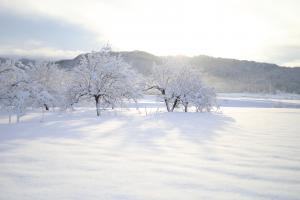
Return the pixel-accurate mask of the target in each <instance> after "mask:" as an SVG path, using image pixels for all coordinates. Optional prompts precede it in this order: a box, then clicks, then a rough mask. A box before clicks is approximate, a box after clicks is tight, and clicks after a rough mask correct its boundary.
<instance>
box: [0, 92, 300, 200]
mask: <svg viewBox="0 0 300 200" xmlns="http://www.w3.org/2000/svg"><path fill="white" fill-rule="evenodd" d="M245 98H246V97H243V98H240V97H237V96H235V97H233V96H226V95H223V96H222V97H221V98H220V99H221V100H220V102H221V104H222V105H223V107H221V111H220V112H217V113H182V112H176V113H165V112H162V108H160V109H158V107H161V106H163V104H162V103H157V102H155V99H151V98H150V99H146V100H144V101H142V102H140V103H139V105H140V110H139V111H137V110H135V109H134V108H130V109H128V110H126V109H123V110H120V111H118V112H114V111H106V112H104V113H103V116H102V117H100V118H97V117H96V113H95V109H94V108H93V107H91V108H86V107H82V108H78V109H77V110H76V111H74V112H68V113H57V112H51V113H47V114H46V115H45V117H44V122H42V123H41V122H40V121H41V114H40V113H38V112H31V113H30V114H28V115H26V116H25V117H23V118H22V119H21V123H19V124H11V125H9V124H7V117H6V116H4V115H2V116H1V117H0V199H1V200H2V199H3V200H10V199H30V200H32V199H49V200H50V199H51V200H53V199H80V200H82V199H97V200H98V199H108V200H110V199H120V200H125V199H132V200H136V199H151V200H154V199H155V200H160V199H167V200H176V199H178V200H183V199H195V200H199V199H284V200H289V199H291V200H292V199H300V156H299V155H300V131H299V130H300V109H297V107H298V108H299V107H300V106H299V105H300V104H297V99H296V100H295V101H296V102H285V101H282V100H281V101H280V102H281V103H280V106H276V105H278V104H277V102H279V100H278V101H277V100H274V99H263V100H262V99H261V98H254V97H251V98H250V97H247V98H246V99H245ZM293 100H294V99H293ZM245 102H246V103H245ZM291 103H292V104H293V106H290V104H291ZM274 105H275V106H274ZM145 107H146V108H145ZM277 107H280V108H277ZM146 112H147V115H146Z"/></svg>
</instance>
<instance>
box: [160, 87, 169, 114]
mask: <svg viewBox="0 0 300 200" xmlns="http://www.w3.org/2000/svg"><path fill="white" fill-rule="evenodd" d="M161 94H162V95H163V96H164V101H165V104H166V107H167V111H168V112H170V106H169V101H168V99H167V98H166V97H165V95H166V91H165V90H164V89H162V90H161Z"/></svg>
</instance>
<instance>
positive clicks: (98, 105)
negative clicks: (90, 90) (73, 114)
mask: <svg viewBox="0 0 300 200" xmlns="http://www.w3.org/2000/svg"><path fill="white" fill-rule="evenodd" d="M99 97H100V96H95V101H96V111H97V116H98V117H99V116H100V115H101V111H100V102H99V99H100V98H99Z"/></svg>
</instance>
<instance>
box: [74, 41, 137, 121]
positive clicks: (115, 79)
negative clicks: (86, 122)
mask: <svg viewBox="0 0 300 200" xmlns="http://www.w3.org/2000/svg"><path fill="white" fill-rule="evenodd" d="M73 73H74V84H73V87H72V91H70V92H73V99H76V98H81V97H89V98H93V99H94V101H95V104H96V111H97V116H100V111H101V107H102V108H103V107H106V106H110V107H115V105H116V104H119V103H121V102H122V101H123V100H124V99H129V100H136V99H137V97H138V96H139V95H140V93H139V87H138V77H139V76H138V74H137V73H136V72H135V71H133V70H132V69H131V68H130V66H129V65H128V64H127V63H126V62H124V61H123V59H122V58H121V57H120V56H118V55H115V54H113V53H112V52H111V48H110V47H104V48H103V49H101V51H100V52H93V53H89V54H86V56H84V57H83V58H82V59H81V62H80V64H79V65H78V66H76V67H75V69H74V71H73Z"/></svg>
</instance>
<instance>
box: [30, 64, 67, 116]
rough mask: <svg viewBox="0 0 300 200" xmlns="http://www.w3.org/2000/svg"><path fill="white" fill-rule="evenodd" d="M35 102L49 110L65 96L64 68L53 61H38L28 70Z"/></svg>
mask: <svg viewBox="0 0 300 200" xmlns="http://www.w3.org/2000/svg"><path fill="white" fill-rule="evenodd" d="M27 74H28V76H29V79H30V88H31V94H32V99H33V102H32V103H33V104H35V106H38V107H44V108H45V109H46V110H49V107H50V106H58V104H59V103H60V102H61V101H62V97H63V94H62V93H63V92H64V91H63V80H64V78H65V77H63V76H62V75H63V74H64V73H63V72H62V70H60V69H58V67H57V66H56V65H55V64H54V63H52V62H47V61H44V62H37V63H35V64H31V65H30V67H29V69H28V70H27Z"/></svg>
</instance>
